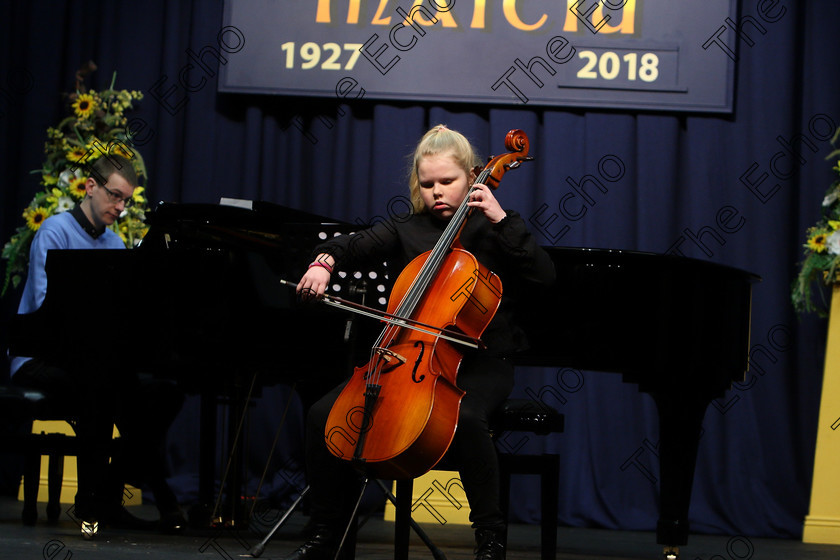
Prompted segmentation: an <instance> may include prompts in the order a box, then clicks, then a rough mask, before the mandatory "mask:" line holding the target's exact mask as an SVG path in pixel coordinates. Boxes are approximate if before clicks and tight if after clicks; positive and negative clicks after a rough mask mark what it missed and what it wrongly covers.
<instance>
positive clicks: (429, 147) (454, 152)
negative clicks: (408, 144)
mask: <svg viewBox="0 0 840 560" xmlns="http://www.w3.org/2000/svg"><path fill="white" fill-rule="evenodd" d="M438 154H445V155H451V156H452V158H453V159H454V160H455V163H457V164H458V166H459V167H461V169H463V170H464V173H466V174H467V178H469V177H470V172H471V171H472V169H473V167H475V166H476V165H478V163H479V160H478V155H477V154H476V151H475V148H473V146H472V144H470V141H469V140H467V138H466V137H465V136H464V135H463V134H461V133H460V132H456V131H454V130H450V129H448V128H446V126H445V125H442V124H439V125H436V126H434V127H432V128H431V130H429V131H428V132H426V134H424V135H423V138H421V139H420V142H419V143H418V144H417V148H415V150H414V156H413V161H412V164H411V173H410V175H409V177H408V190H409V193H410V197H411V205H412V207H413V208H414V213H415V214H419V213H421V212H425V211H426V205H425V204H423V199H422V198H421V197H420V178H419V177H418V176H417V167H418V166H419V165H420V160H422V159H423V158H424V157H426V156H432V155H438Z"/></svg>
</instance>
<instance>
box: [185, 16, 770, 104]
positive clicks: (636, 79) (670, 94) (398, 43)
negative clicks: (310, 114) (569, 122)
mask: <svg viewBox="0 0 840 560" xmlns="http://www.w3.org/2000/svg"><path fill="white" fill-rule="evenodd" d="M762 5H765V6H769V10H770V11H766V13H765V12H762V14H760V17H753V16H745V19H747V18H748V19H749V20H750V21H746V22H739V21H738V19H737V9H736V8H737V6H736V0H703V1H702V2H696V1H694V2H675V1H673V0H282V1H279V0H225V7H224V8H225V12H224V26H225V27H224V28H223V29H228V30H231V29H235V30H236V31H237V33H236V39H237V45H236V46H237V50H236V56H225V54H226V53H228V52H230V50H229V49H228V50H226V52H220V51H219V50H216V51H215V52H210V51H208V52H204V53H203V57H204V58H207V59H208V60H209V59H210V57H216V56H217V55H218V56H217V58H218V59H219V68H220V74H221V76H220V79H219V90H220V91H223V92H240V93H259V94H283V95H300V96H326V97H335V98H338V99H339V100H344V99H358V98H364V99H394V100H418V101H449V102H464V103H490V104H496V105H508V104H510V105H523V104H531V105H541V106H559V107H604V108H629V109H654V110H671V111H702V112H731V111H732V103H733V88H734V71H735V61H736V59H737V54H736V45H737V43H738V42H739V39H741V40H743V41H747V39H750V37H749V36H748V34H752V35H756V34H760V33H761V31H760V29H761V27H762V23H763V22H762V20H763V21H764V22H770V21H774V18H777V17H781V16H780V14H779V13H776V14H775V15H774V14H773V12H772V10H773V9H775V10H776V12H779V10H784V9H785V8H784V7H783V6H778V5H777V3H773V2H771V3H770V4H768V3H766V2H765V3H763V4H762ZM240 41H241V43H242V44H241V45H240V44H239V42H240ZM747 44H749V43H748V42H747ZM208 48H209V47H208ZM223 50H224V49H223ZM196 58H197V59H198V62H201V60H202V53H198V54H196Z"/></svg>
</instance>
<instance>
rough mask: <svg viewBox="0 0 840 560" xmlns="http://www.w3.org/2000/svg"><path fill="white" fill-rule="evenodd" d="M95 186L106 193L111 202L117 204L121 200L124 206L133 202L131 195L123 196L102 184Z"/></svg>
mask: <svg viewBox="0 0 840 560" xmlns="http://www.w3.org/2000/svg"><path fill="white" fill-rule="evenodd" d="M96 186H97V187H99V188H101V189H103V190H104V191H105V192H106V193H107V194H108V199H109V200H110V201H111V202H112V203H113V204H119V203H120V202H122V203H123V204H124V205H125V207H126V208H128V207H129V206H131V205H132V204H134V198H133V197H131V196H129V197H128V198H123V197H122V196H120V193H118V192H114V191H112V190H111V189H109V188H108V187H106V186H104V185H96Z"/></svg>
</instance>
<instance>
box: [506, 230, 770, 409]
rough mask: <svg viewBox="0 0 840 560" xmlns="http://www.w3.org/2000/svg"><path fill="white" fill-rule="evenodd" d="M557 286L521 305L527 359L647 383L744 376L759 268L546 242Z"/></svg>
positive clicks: (698, 383) (716, 384) (723, 382)
mask: <svg viewBox="0 0 840 560" xmlns="http://www.w3.org/2000/svg"><path fill="white" fill-rule="evenodd" d="M546 251H548V254H549V256H550V257H551V259H552V260H553V261H554V265H555V267H556V269H557V281H556V283H555V285H554V286H553V287H551V288H550V289H546V290H543V291H541V292H540V293H533V294H532V299H531V300H530V301H522V302H520V303H519V305H518V306H517V315H518V316H517V323H518V324H519V325H521V326H522V327H523V328H524V329H525V331H526V335H527V336H528V340H529V342H530V344H531V348H530V349H529V350H528V351H526V352H524V353H522V354H521V355H519V356H518V357H517V362H518V363H519V364H521V365H540V366H559V367H572V368H580V369H586V370H596V371H608V372H620V373H622V374H624V378H625V380H626V381H632V382H636V383H639V384H640V385H641V386H642V390H646V388H647V389H648V390H650V389H653V388H656V387H666V386H672V387H673V386H674V385H685V386H690V387H698V388H699V387H705V388H707V389H704V390H710V391H712V392H714V393H717V392H719V391H723V390H725V389H726V388H728V386H729V384H730V383H731V382H732V381H735V380H739V379H742V378H743V375H744V372H745V371H746V368H747V362H748V358H749V332H750V305H751V287H752V284H753V283H755V282H758V281H760V280H761V278H760V277H758V276H757V275H755V274H752V273H750V272H746V271H743V270H738V269H735V268H732V267H728V266H724V265H720V264H717V263H713V262H709V261H701V260H697V259H690V258H685V257H677V256H671V255H658V254H654V253H642V252H635V251H621V250H614V249H587V248H566V247H546Z"/></svg>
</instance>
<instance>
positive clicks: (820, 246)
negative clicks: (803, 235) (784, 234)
mask: <svg viewBox="0 0 840 560" xmlns="http://www.w3.org/2000/svg"><path fill="white" fill-rule="evenodd" d="M827 239H828V235H827V234H826V233H825V232H821V231H820V232H817V233H815V234H814V235H812V236H811V237H810V238H809V239H808V245H807V246H808V248H809V249H811V250H812V251H814V252H815V253H824V252H825V250H826V240H827Z"/></svg>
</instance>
